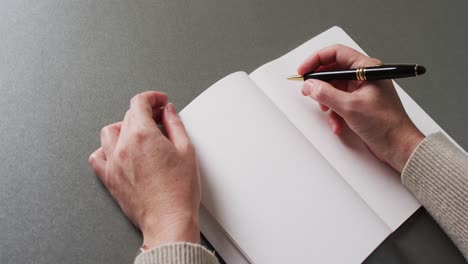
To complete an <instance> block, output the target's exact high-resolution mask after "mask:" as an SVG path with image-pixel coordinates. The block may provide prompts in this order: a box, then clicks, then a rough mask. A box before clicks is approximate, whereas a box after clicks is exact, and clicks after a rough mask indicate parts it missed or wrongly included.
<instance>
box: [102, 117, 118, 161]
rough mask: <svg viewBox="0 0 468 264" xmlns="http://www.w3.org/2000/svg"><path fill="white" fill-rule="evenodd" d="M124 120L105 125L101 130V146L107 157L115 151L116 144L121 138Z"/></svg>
mask: <svg viewBox="0 0 468 264" xmlns="http://www.w3.org/2000/svg"><path fill="white" fill-rule="evenodd" d="M121 127H122V122H117V123H114V124H111V125H108V126H105V127H104V128H103V129H102V130H101V147H102V149H103V151H104V153H105V154H106V157H110V156H111V155H112V153H113V152H114V148H115V145H116V144H117V140H118V139H119V135H120V129H121Z"/></svg>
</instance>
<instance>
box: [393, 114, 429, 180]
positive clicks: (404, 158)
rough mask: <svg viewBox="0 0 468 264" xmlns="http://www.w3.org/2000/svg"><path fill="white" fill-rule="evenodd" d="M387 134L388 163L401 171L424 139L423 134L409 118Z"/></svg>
mask: <svg viewBox="0 0 468 264" xmlns="http://www.w3.org/2000/svg"><path fill="white" fill-rule="evenodd" d="M389 135H390V136H389V137H390V139H389V142H390V146H389V148H390V149H391V151H390V153H391V157H389V163H390V165H391V166H392V167H393V168H394V169H395V170H397V171H398V172H400V173H401V172H402V171H403V168H404V167H405V165H406V163H407V162H408V160H409V158H410V157H411V155H412V154H413V152H414V151H415V149H416V147H417V146H418V145H419V143H421V141H422V140H424V138H425V136H424V134H423V133H421V131H419V129H418V128H417V127H416V126H415V125H414V124H413V122H412V121H411V120H409V119H408V120H405V121H404V122H403V124H402V125H401V126H400V127H398V128H395V129H393V130H392V132H391V133H390V134H389Z"/></svg>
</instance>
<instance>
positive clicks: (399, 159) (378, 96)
mask: <svg viewBox="0 0 468 264" xmlns="http://www.w3.org/2000/svg"><path fill="white" fill-rule="evenodd" d="M377 64H382V62H381V61H379V60H377V59H374V58H370V57H367V56H365V55H364V54H362V53H359V52H358V51H356V50H354V49H351V48H349V47H346V46H343V45H333V46H330V47H327V48H324V49H322V50H319V51H317V52H315V53H314V54H312V55H311V56H310V57H309V58H308V59H307V60H306V61H305V62H304V63H303V64H302V65H301V66H299V69H298V73H299V74H305V73H307V72H310V71H323V70H333V69H355V68H358V67H365V66H374V65H377ZM302 93H303V94H304V95H305V96H309V97H311V98H312V99H314V100H315V101H317V102H318V103H319V104H320V107H321V109H322V111H324V112H328V115H329V121H330V125H331V127H332V130H333V132H334V133H335V134H338V135H339V134H340V133H341V131H342V126H343V121H344V123H346V124H347V125H348V126H349V127H350V128H351V130H353V131H354V132H355V133H356V134H357V135H358V136H359V137H360V138H361V139H362V140H363V141H364V143H365V144H366V145H367V146H368V147H369V149H370V150H371V151H372V152H373V153H374V155H376V156H377V157H378V158H379V159H381V160H383V161H384V162H387V163H388V164H390V166H392V167H393V168H394V169H396V170H397V171H399V172H401V171H402V170H403V168H404V166H405V164H406V162H407V160H408V159H409V157H410V156H411V154H412V153H413V151H414V150H415V148H416V147H417V146H418V144H419V143H420V142H421V141H422V140H423V139H424V135H423V134H422V133H421V132H420V131H419V130H418V129H417V128H416V126H415V125H414V124H413V122H412V121H411V120H410V118H409V117H408V115H407V114H406V112H405V110H404V108H403V105H402V104H401V101H400V99H399V97H398V94H397V92H396V90H395V87H394V86H393V84H392V82H391V80H380V81H333V82H330V83H326V82H323V81H320V80H312V79H309V80H307V81H306V82H305V83H304V86H303V87H302Z"/></svg>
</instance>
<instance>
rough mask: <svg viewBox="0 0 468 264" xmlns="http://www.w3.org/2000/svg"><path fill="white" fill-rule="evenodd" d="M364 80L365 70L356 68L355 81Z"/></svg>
mask: <svg viewBox="0 0 468 264" xmlns="http://www.w3.org/2000/svg"><path fill="white" fill-rule="evenodd" d="M366 79H367V78H366V68H357V69H356V80H358V81H365V80H366Z"/></svg>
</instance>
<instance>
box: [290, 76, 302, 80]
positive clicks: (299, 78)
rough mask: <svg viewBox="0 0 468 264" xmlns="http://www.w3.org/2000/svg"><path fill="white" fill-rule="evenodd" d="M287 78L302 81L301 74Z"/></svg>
mask: <svg viewBox="0 0 468 264" xmlns="http://www.w3.org/2000/svg"><path fill="white" fill-rule="evenodd" d="M288 80H290V81H303V80H304V78H303V77H302V76H301V75H293V76H290V77H288Z"/></svg>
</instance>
